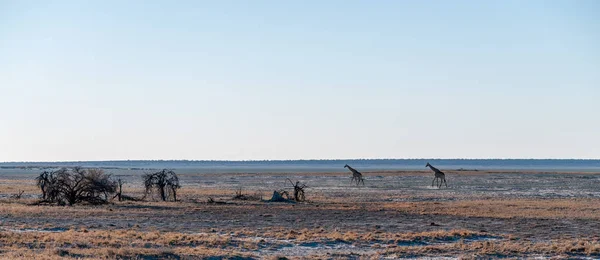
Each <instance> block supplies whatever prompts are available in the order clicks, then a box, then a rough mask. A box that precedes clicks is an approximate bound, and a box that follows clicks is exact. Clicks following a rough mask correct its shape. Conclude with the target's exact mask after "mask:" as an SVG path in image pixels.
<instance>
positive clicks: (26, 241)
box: [0, 171, 600, 259]
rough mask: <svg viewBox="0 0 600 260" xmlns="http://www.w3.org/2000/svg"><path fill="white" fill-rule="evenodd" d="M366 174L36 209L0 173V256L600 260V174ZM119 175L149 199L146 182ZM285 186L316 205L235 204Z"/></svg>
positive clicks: (252, 178)
mask: <svg viewBox="0 0 600 260" xmlns="http://www.w3.org/2000/svg"><path fill="white" fill-rule="evenodd" d="M364 174H365V184H366V185H365V186H358V187H357V186H355V185H352V184H351V183H350V175H349V173H346V172H338V173H298V174H283V173H282V174H277V173H268V174H267V173H265V174H193V173H185V174H181V176H180V178H181V182H182V184H183V188H182V189H181V192H180V198H181V201H179V202H170V203H165V202H156V201H145V202H114V203H112V204H109V205H103V206H90V205H76V206H73V207H60V206H31V205H28V203H30V202H32V201H34V200H35V199H36V198H37V196H38V195H39V192H38V190H37V189H36V187H35V186H34V183H33V181H32V180H33V178H34V177H35V174H2V175H0V232H1V233H0V257H4V258H40V259H41V258H49V259H52V258H60V257H77V258H86V257H89V258H102V257H104V258H134V259H135V258H142V259H153V258H155V259H159V258H176V259H177V258H181V259H188V258H189V259H195V258H203V257H209V256H219V257H221V258H230V257H237V258H259V259H260V258H271V257H274V258H276V257H288V258H322V259H329V258H341V259H348V258H349V259H357V258H373V259H385V258H391V259H393V258H415V257H417V258H430V257H447V258H481V257H483V258H495V257H498V258H501V257H542V258H544V257H563V258H572V257H579V258H589V259H595V258H600V241H599V240H600V237H599V235H600V173H551V172H544V173H541V172H486V171H476V172H468V171H448V172H447V179H448V185H449V186H448V187H447V188H446V187H443V188H441V189H438V188H434V187H431V181H432V179H433V176H432V174H431V173H430V172H427V171H418V172H417V171H399V172H365V173H364ZM119 175H120V177H122V178H124V179H125V180H126V182H127V183H126V185H125V186H124V192H125V193H126V194H128V195H131V196H138V197H141V178H140V174H139V173H137V172H131V173H127V172H120V173H119ZM287 178H290V179H292V180H294V181H295V180H299V181H301V182H303V183H306V184H307V185H308V187H309V188H307V190H306V191H307V199H308V202H305V203H272V202H264V201H260V200H259V199H257V200H244V201H242V200H233V199H232V197H233V195H234V194H235V190H237V189H239V188H241V189H242V191H243V192H244V193H245V194H247V195H251V196H254V197H257V198H260V197H262V198H263V199H265V200H266V199H269V198H270V196H271V194H272V192H273V190H280V189H288V190H291V187H290V185H289V183H286V179H287ZM20 190H23V191H24V195H23V198H22V199H19V200H16V199H11V198H10V196H11V195H12V194H16V193H18V192H19V191H20ZM209 197H210V198H213V200H215V201H218V202H221V203H218V204H209V203H207V200H208V198H209ZM111 234H112V236H111ZM130 235H131V236H130ZM79 238H85V239H82V240H83V241H85V244H84V245H81V246H79V245H78V246H76V245H74V244H75V242H76V241H77V240H78V239H79ZM167 238H168V239H167ZM71 240H74V241H71ZM167 240H168V241H167Z"/></svg>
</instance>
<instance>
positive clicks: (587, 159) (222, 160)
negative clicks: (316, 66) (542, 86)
mask: <svg viewBox="0 0 600 260" xmlns="http://www.w3.org/2000/svg"><path fill="white" fill-rule="evenodd" d="M376 160H389V161H393V160H540V161H541V160H556V161H558V160H578V161H598V160H600V158H507V157H506V158H335V159H247V160H241V159H238V160H227V159H112V160H73V161H68V160H67V161H62V160H61V161H0V164H8V163H79V162H131V161H134V162H286V161H376Z"/></svg>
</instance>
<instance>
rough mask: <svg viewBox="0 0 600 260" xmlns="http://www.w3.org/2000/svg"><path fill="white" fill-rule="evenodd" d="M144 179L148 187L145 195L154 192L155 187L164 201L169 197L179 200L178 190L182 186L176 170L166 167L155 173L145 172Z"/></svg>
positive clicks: (145, 185)
mask: <svg viewBox="0 0 600 260" xmlns="http://www.w3.org/2000/svg"><path fill="white" fill-rule="evenodd" d="M143 179H144V187H145V188H146V192H145V195H144V197H145V196H146V195H148V194H150V193H152V190H153V189H154V190H156V191H157V192H158V194H159V195H160V198H161V199H162V201H167V199H172V200H173V201H177V190H178V189H179V188H181V185H179V178H178V177H177V174H175V172H174V171H171V170H167V169H164V170H161V171H158V172H155V173H147V174H144V176H143Z"/></svg>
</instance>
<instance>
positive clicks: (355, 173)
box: [344, 164, 365, 186]
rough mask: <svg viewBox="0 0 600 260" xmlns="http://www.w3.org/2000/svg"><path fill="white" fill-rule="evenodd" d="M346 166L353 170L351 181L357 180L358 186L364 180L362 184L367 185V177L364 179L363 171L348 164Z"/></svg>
mask: <svg viewBox="0 0 600 260" xmlns="http://www.w3.org/2000/svg"><path fill="white" fill-rule="evenodd" d="M344 168H348V170H350V171H351V172H352V179H351V180H350V183H353V182H355V181H356V186H358V185H359V184H360V183H361V182H362V185H363V186H365V179H363V177H362V173H360V172H359V171H357V170H355V169H354V168H352V167H350V165H348V164H346V165H344Z"/></svg>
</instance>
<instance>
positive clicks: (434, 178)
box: [431, 177, 437, 187]
mask: <svg viewBox="0 0 600 260" xmlns="http://www.w3.org/2000/svg"><path fill="white" fill-rule="evenodd" d="M436 179H437V177H433V181H431V187H433V183H435V180H436Z"/></svg>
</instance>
